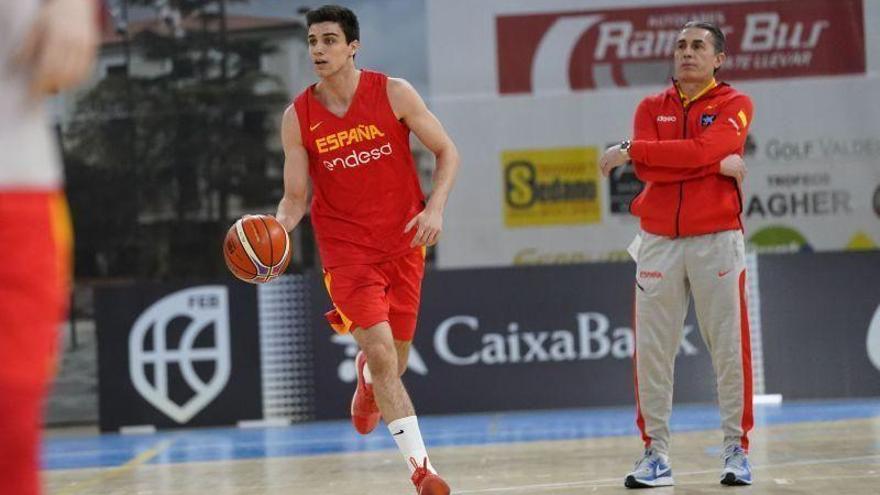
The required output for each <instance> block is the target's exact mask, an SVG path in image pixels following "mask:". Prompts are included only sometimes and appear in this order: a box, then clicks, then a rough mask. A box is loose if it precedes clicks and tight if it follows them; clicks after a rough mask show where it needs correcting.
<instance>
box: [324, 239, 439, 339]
mask: <svg viewBox="0 0 880 495" xmlns="http://www.w3.org/2000/svg"><path fill="white" fill-rule="evenodd" d="M424 274H425V249H424V248H422V247H417V248H414V249H413V250H412V251H410V252H409V253H407V254H405V255H403V256H401V257H398V258H394V259H392V260H388V261H385V262H382V263H376V264H372V265H346V266H338V267H333V268H327V269H325V270H324V285H325V286H326V287H327V292H328V293H329V294H330V299H331V300H332V301H333V306H334V307H333V309H332V310H330V311H329V312H328V313H327V314H326V316H327V321H328V322H330V326H331V327H332V328H333V330H335V331H337V332H339V333H347V332H349V331H351V330H353V329H355V328H370V327H372V326H373V325H376V324H378V323H381V322H383V321H387V322H388V323H389V325H391V332H392V334H393V335H394V339H395V340H403V341H410V340H412V338H413V335H414V334H415V331H416V321H417V319H418V313H419V302H420V300H421V291H422V278H423V277H424Z"/></svg>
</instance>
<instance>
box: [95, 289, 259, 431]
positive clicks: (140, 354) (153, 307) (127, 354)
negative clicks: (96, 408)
mask: <svg viewBox="0 0 880 495" xmlns="http://www.w3.org/2000/svg"><path fill="white" fill-rule="evenodd" d="M233 301H234V304H233ZM256 315H257V308H256V291H255V289H254V288H253V287H250V286H247V287H244V286H243V284H234V285H206V286H196V287H183V288H179V287H169V286H157V285H147V284H143V285H135V286H130V287H126V288H121V287H114V288H112V289H111V288H108V289H99V290H98V291H97V294H96V325H97V335H98V363H99V390H100V393H99V401H100V426H101V429H102V430H104V431H109V430H115V429H118V428H120V427H123V426H130V425H147V424H149V425H154V426H156V427H160V428H161V427H173V426H184V425H186V426H202V425H229V424H235V423H236V422H237V421H239V420H242V419H258V418H261V417H262V399H261V392H260V348H259V334H258V331H257V328H256V327H257V326H258V324H257V318H256Z"/></svg>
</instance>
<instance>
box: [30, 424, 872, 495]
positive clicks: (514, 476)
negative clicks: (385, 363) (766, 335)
mask: <svg viewBox="0 0 880 495" xmlns="http://www.w3.org/2000/svg"><path fill="white" fill-rule="evenodd" d="M423 429H424V428H423ZM383 433H384V431H381V430H377V432H376V433H374V435H377V434H378V435H381V434H383ZM719 441H720V432H719V431H718V430H714V429H713V430H702V431H685V432H675V433H674V434H673V445H672V453H671V462H672V468H673V472H674V476H675V480H676V486H675V487H674V488H661V489H652V490H648V492H649V493H656V494H657V495H663V494H669V493H678V494H704V493H705V494H713V493H724V494H730V493H733V492H737V493H742V494H866V495H867V494H872V495H874V494H880V416H875V417H869V418H860V419H844V420H830V421H815V422H799V423H793V424H771V425H764V426H760V425H759V426H758V427H757V428H756V430H755V432H754V434H753V435H752V454H751V456H750V459H751V462H752V464H753V475H754V478H755V484H754V485H753V486H751V487H724V486H722V485H720V484H719V483H718V479H719V473H720V469H721V461H720V459H719V446H718V443H719ZM172 442H174V440H173V438H170V439H164V440H158V441H157V442H156V443H155V445H154V446H153V447H152V448H150V449H147V450H144V451H143V452H141V453H140V454H139V455H138V456H135V457H133V458H132V459H130V460H129V461H127V462H125V463H124V464H121V465H118V466H113V467H106V468H93V467H92V468H78V469H49V470H47V471H45V472H44V481H45V484H46V487H47V493H48V494H50V495H85V494H101V495H123V494H124V495H131V494H139V495H147V494H162V495H166V494H167V495H197V494H198V495H328V494H329V495H387V494H412V493H415V491H414V489H413V488H412V485H411V484H410V483H409V480H408V474H407V471H406V468H405V466H404V464H403V461H402V459H401V457H400V455H399V454H398V453H397V452H396V451H394V450H378V451H366V452H354V453H341V454H335V453H334V454H318V455H308V456H293V457H274V456H272V457H260V458H251V459H240V460H234V459H233V460H212V461H194V462H170V463H164V462H157V460H160V459H161V457H162V452H163V450H165V449H168V448H169V446H170V444H171V443H172ZM461 443H462V444H461V445H449V446H442V447H436V448H430V446H429V449H430V453H431V457H432V462H433V463H434V464H435V465H436V466H437V468H438V469H439V470H440V472H441V474H442V475H444V478H446V479H447V480H448V482H449V483H450V485H451V486H452V488H453V493H455V494H461V495H464V494H487V495H488V494H511V495H514V494H515V495H525V494H558V495H563V494H566V495H567V494H571V495H574V494H588V493H599V494H602V493H626V492H630V491H629V490H627V489H625V488H624V487H623V484H622V482H623V477H624V475H625V474H626V472H627V471H628V470H629V469H630V468H631V467H632V464H633V462H634V461H635V459H636V457H638V455H639V453H640V445H639V441H638V440H637V438H636V437H635V436H634V435H624V436H606V437H599V438H581V439H576V440H564V439H560V440H553V441H529V442H516V441H514V442H505V443H486V444H481V445H467V439H463V440H462V441H461ZM72 454H75V453H72ZM220 457H223V456H220ZM229 457H235V455H230V456H229ZM643 492H644V490H641V491H638V492H637V493H643Z"/></svg>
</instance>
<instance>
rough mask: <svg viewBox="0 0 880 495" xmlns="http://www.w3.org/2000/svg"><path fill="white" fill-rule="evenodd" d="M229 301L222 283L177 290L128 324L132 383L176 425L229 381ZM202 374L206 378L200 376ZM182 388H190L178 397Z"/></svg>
mask: <svg viewBox="0 0 880 495" xmlns="http://www.w3.org/2000/svg"><path fill="white" fill-rule="evenodd" d="M228 301H229V296H228V293H227V289H226V287H224V286H222V285H207V286H201V287H193V288H189V289H185V290H181V291H178V292H175V293H173V294H170V295H168V296H166V297H164V298H162V299H160V300H159V301H157V302H156V303H154V304H153V305H152V306H150V307H149V308H147V309H146V310H145V311H144V312H143V313H142V314H141V315H140V316H139V317H138V318H137V320H136V321H135V322H134V325H133V326H132V329H131V333H130V334H129V337H128V349H129V375H130V377H131V381H132V383H133V384H134V387H135V389H136V390H137V391H138V393H139V394H140V395H141V396H142V397H143V398H144V399H146V400H147V402H149V403H150V404H152V405H153V406H154V407H156V409H158V410H160V411H162V412H163V413H164V414H165V415H167V416H168V417H169V418H171V419H173V420H174V421H176V422H177V423H181V424H183V423H186V422H188V421H189V420H190V419H192V418H193V416H195V415H196V414H198V412H199V411H201V410H202V409H204V408H205V407H206V406H207V405H208V404H210V403H211V401H213V400H214V399H215V398H216V397H217V395H218V394H219V393H220V392H221V391H222V390H223V388H224V387H225V386H226V384H227V382H228V381H229V375H230V370H231V367H232V365H231V356H230V346H229V340H230V335H229V327H230V324H229V302H228ZM206 370H208V371H210V373H208V374H209V375H210V376H209V377H207V378H204V377H205V375H206V373H205V371H206ZM171 376H174V377H177V376H180V377H181V379H179V380H170V379H169V378H170V377H171ZM181 387H183V388H188V389H189V390H185V391H184V392H185V393H181V391H180V390H179V389H180V388H181Z"/></svg>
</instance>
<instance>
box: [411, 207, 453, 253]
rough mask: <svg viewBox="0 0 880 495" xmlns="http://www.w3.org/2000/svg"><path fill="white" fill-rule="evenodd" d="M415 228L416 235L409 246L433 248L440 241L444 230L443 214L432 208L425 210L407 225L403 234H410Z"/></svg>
mask: <svg viewBox="0 0 880 495" xmlns="http://www.w3.org/2000/svg"><path fill="white" fill-rule="evenodd" d="M414 227H415V228H416V235H415V237H413V239H412V241H411V242H410V243H409V245H410V246H411V247H416V246H433V245H434V244H437V241H439V240H440V232H441V231H442V230H443V213H442V212H440V211H438V210H435V209H433V208H430V207H428V208H425V209H424V210H422V211H421V213H419V214H418V215H416V216H414V217H413V219H412V220H410V221H409V223H407V224H406V228H404V229H403V233H404V234H406V233H408V232H409V231H410V230H412V229H413V228H414Z"/></svg>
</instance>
